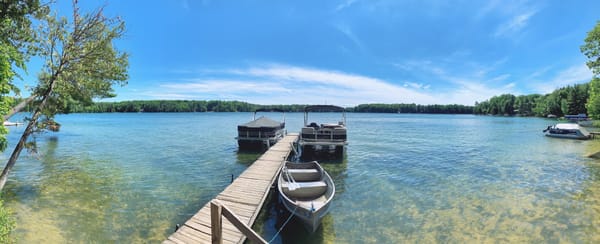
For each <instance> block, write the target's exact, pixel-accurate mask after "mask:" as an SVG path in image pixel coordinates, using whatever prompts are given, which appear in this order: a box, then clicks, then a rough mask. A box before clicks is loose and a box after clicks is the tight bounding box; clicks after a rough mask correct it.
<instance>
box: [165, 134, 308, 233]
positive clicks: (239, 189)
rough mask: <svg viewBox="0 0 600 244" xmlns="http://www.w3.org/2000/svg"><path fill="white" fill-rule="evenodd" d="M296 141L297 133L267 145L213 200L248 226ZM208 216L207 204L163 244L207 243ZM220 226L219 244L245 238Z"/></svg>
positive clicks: (224, 223) (227, 224)
mask: <svg viewBox="0 0 600 244" xmlns="http://www.w3.org/2000/svg"><path fill="white" fill-rule="evenodd" d="M296 140H298V133H289V134H287V135H286V136H285V137H284V138H283V139H281V140H280V141H279V142H277V143H276V144H275V145H273V146H271V147H270V148H269V150H268V151H267V152H265V153H264V154H263V155H262V156H261V157H260V158H258V159H257V160H256V161H255V162H254V163H253V164H252V165H251V166H250V167H248V169H246V170H245V171H244V172H243V173H242V174H241V175H240V176H238V177H237V178H236V179H235V180H234V181H233V182H232V183H231V185H229V186H228V187H227V188H225V190H223V191H222V192H221V193H219V194H218V195H217V196H216V197H215V199H218V200H219V201H220V202H221V203H222V204H223V205H225V206H226V207H228V208H229V209H231V210H232V211H233V212H234V213H235V215H236V216H237V217H238V218H239V219H240V220H241V221H242V222H244V223H246V224H247V225H248V226H252V225H253V224H254V221H255V220H256V217H257V216H258V214H259V213H260V210H261V209H262V206H263V203H264V202H265V199H266V198H267V196H268V194H269V191H270V189H271V186H272V185H273V183H274V182H275V179H276V177H277V174H278V173H279V171H280V170H281V166H282V165H283V164H282V163H283V162H284V161H285V160H286V159H287V158H288V157H289V156H290V153H291V151H292V150H293V145H292V144H293V143H294V142H295V141H296ZM210 214H211V212H210V201H209V202H208V203H206V204H205V205H204V207H203V208H202V209H200V211H198V213H196V214H195V215H194V216H192V217H191V218H190V219H189V220H188V221H186V222H185V224H183V225H181V227H179V229H178V230H177V231H176V232H175V233H173V234H171V236H169V237H168V238H167V240H165V241H164V242H163V243H166V244H172V243H211V216H210ZM222 226H223V228H222V238H223V243H242V242H244V240H245V239H246V237H245V236H244V235H243V234H242V233H241V232H240V231H239V230H238V229H237V228H236V227H235V226H233V224H231V222H229V221H228V220H227V219H225V218H223V220H222Z"/></svg>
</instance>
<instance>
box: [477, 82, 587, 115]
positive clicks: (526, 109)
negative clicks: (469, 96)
mask: <svg viewBox="0 0 600 244" xmlns="http://www.w3.org/2000/svg"><path fill="white" fill-rule="evenodd" d="M588 98H589V84H588V83H585V84H578V85H574V86H567V87H563V88H559V89H556V90H554V91H553V92H552V93H550V94H546V95H540V94H532V95H521V96H515V95H512V94H503V95H500V96H494V97H492V98H490V99H489V100H486V101H483V102H480V103H478V102H476V103H475V108H474V111H473V112H474V113H475V114H490V115H521V116H542V117H546V116H548V115H550V114H552V115H556V116H559V117H562V116H564V115H566V114H587V110H586V107H585V104H586V102H587V101H588Z"/></svg>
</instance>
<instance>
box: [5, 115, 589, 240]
mask: <svg viewBox="0 0 600 244" xmlns="http://www.w3.org/2000/svg"><path fill="white" fill-rule="evenodd" d="M268 115H269V116H272V118H276V119H279V117H280V115H279V114H273V115H271V114H268ZM328 116H333V115H332V114H314V117H328ZM286 117H287V118H286V122H287V128H288V131H290V132H297V131H299V128H300V126H301V124H302V122H303V115H302V114H300V113H292V114H286ZM251 118H252V114H251V113H174V114H150V113H143V114H71V115H62V116H59V117H58V118H57V121H59V122H60V123H62V125H63V126H62V128H61V131H60V132H59V133H52V132H49V133H44V134H41V135H38V136H37V139H36V141H37V146H38V150H37V153H36V154H28V153H27V152H24V153H23V154H22V156H21V158H20V159H19V161H18V162H17V164H16V166H15V168H14V170H13V172H12V174H11V175H10V177H9V182H8V184H7V186H6V187H7V188H6V193H5V196H4V198H5V199H6V200H5V201H6V204H7V205H8V206H9V207H10V208H11V209H12V210H13V211H14V212H15V213H16V217H17V223H18V226H17V230H16V234H15V236H16V237H17V238H18V242H20V243H36V242H37V243H39V242H44V243H73V242H76V243H81V242H86V243H87V242H98V243H106V242H119V243H140V242H160V241H161V240H163V239H165V238H166V237H167V236H168V235H169V234H171V233H172V232H173V230H174V228H175V225H176V224H178V223H183V222H184V221H185V220H187V219H188V218H189V217H190V216H191V215H193V214H194V213H196V211H197V210H198V209H199V208H200V207H201V206H203V205H204V204H205V203H206V202H208V201H209V200H210V199H211V198H212V197H214V196H215V195H216V194H217V193H218V192H220V191H221V190H223V189H224V188H225V187H226V186H227V185H228V184H229V183H230V179H231V174H234V175H236V176H237V175H239V174H240V173H241V172H242V171H243V170H244V169H245V168H247V167H248V165H249V164H250V163H252V162H253V161H254V160H255V159H256V158H257V157H258V156H259V155H258V154H253V153H238V152H237V144H236V141H235V140H234V137H235V136H236V125H237V124H241V123H245V122H247V121H249V120H250V119H251ZM335 118H336V119H337V116H335ZM315 121H323V120H320V119H319V118H315ZM552 123H554V121H551V120H545V119H537V118H516V117H515V118H505V117H487V116H471V115H412V114H411V115H408V114H348V129H349V130H348V133H349V134H348V137H349V143H350V144H349V146H348V149H347V153H346V156H345V159H344V160H343V161H342V162H337V163H329V164H326V165H324V166H325V168H326V169H327V170H328V171H329V172H330V174H331V175H332V177H333V178H334V180H335V184H336V187H337V192H336V193H337V194H336V197H335V199H334V201H333V203H332V208H331V212H330V214H329V215H328V216H327V217H326V218H325V219H324V222H323V225H322V228H320V229H319V230H318V231H317V233H315V234H314V235H312V236H309V237H306V235H307V234H306V232H304V230H303V229H302V228H301V226H300V225H299V224H298V223H295V222H294V221H293V220H292V221H291V222H290V223H289V224H288V225H287V226H286V228H284V230H283V232H282V235H280V236H277V237H276V238H275V239H274V242H276V243H280V242H284V243H292V242H299V243H321V242H333V243H400V242H417V241H418V242H424V243H430V242H443V243H446V242H453V243H457V242H458V243H462V242H555V243H557V242H579V243H591V242H595V243H598V242H600V161H597V160H593V159H589V158H586V157H585V156H584V155H586V154H588V153H591V152H594V150H600V144H599V143H600V140H599V141H576V140H561V139H555V138H547V137H544V136H543V134H542V129H544V128H546V126H548V125H550V124H552ZM22 130H23V127H17V128H12V129H11V133H10V135H9V139H10V142H11V145H10V146H9V150H7V152H4V154H3V156H2V160H3V162H6V159H7V158H8V155H9V152H8V151H10V149H12V148H13V147H14V144H15V143H16V141H17V139H18V136H19V135H20V133H21V132H22ZM267 210H268V211H264V214H263V215H262V216H260V217H259V220H258V223H257V225H256V226H255V228H256V229H259V231H260V232H261V234H262V235H263V237H265V239H267V240H270V239H271V238H272V237H273V235H274V233H275V232H276V230H277V228H279V225H280V224H281V222H283V221H284V219H280V218H278V217H277V216H278V215H277V212H278V206H277V204H269V206H268V208H267Z"/></svg>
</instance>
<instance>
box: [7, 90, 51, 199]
mask: <svg viewBox="0 0 600 244" xmlns="http://www.w3.org/2000/svg"><path fill="white" fill-rule="evenodd" d="M54 83H55V82H54V81H52V83H51V84H50V87H49V88H48V90H47V91H46V93H45V94H44V97H43V99H42V102H41V103H40V105H38V107H37V109H36V110H35V113H33V117H31V120H30V121H29V124H27V128H25V131H24V132H23V135H21V139H20V140H19V143H17V146H16V147H15V150H14V151H13V152H12V154H11V155H10V158H9V159H8V162H7V163H6V166H4V170H2V174H1V175H0V192H2V190H3V189H4V185H5V184H6V181H7V180H8V174H9V173H10V171H11V170H12V167H13V166H14V165H15V163H16V162H17V159H18V158H19V155H20V154H21V151H22V150H23V148H24V147H25V143H26V142H27V139H28V138H29V135H31V133H32V132H33V128H34V127H35V124H36V123H37V120H38V118H39V117H40V115H41V114H42V110H43V109H44V106H45V105H46V102H47V101H48V97H50V93H52V90H53V89H54ZM30 98H31V97H30ZM28 99H29V98H28Z"/></svg>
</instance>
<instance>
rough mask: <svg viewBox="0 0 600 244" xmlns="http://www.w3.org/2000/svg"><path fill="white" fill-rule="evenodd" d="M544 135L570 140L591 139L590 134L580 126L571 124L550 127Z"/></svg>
mask: <svg viewBox="0 0 600 244" xmlns="http://www.w3.org/2000/svg"><path fill="white" fill-rule="evenodd" d="M544 133H545V134H546V136H550V137H558V138H568V139H582V140H585V139H589V138H590V137H591V134H590V132H588V131H587V130H586V129H585V128H583V127H581V126H579V125H578V124H570V123H559V124H555V125H551V126H548V128H546V129H545V130H544Z"/></svg>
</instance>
